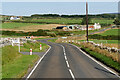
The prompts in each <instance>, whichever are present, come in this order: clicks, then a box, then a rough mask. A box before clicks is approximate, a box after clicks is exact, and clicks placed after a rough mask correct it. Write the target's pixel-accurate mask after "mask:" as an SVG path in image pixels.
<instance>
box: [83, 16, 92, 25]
mask: <svg viewBox="0 0 120 80" xmlns="http://www.w3.org/2000/svg"><path fill="white" fill-rule="evenodd" d="M90 22H91V18H90V17H88V24H90ZM85 24H86V17H84V18H83V19H82V23H81V25H85Z"/></svg>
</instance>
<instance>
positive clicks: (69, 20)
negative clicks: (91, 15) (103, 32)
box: [31, 18, 114, 24]
mask: <svg viewBox="0 0 120 80" xmlns="http://www.w3.org/2000/svg"><path fill="white" fill-rule="evenodd" d="M31 21H33V22H46V23H56V24H81V22H82V18H74V19H72V18H56V19H36V20H31ZM113 22H114V20H108V19H91V23H100V24H113Z"/></svg>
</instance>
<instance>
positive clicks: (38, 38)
mask: <svg viewBox="0 0 120 80" xmlns="http://www.w3.org/2000/svg"><path fill="white" fill-rule="evenodd" d="M40 39H47V38H35V40H40Z"/></svg>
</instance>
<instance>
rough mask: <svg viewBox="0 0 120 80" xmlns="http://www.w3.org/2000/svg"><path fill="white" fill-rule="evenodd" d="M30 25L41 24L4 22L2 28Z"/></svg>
mask: <svg viewBox="0 0 120 80" xmlns="http://www.w3.org/2000/svg"><path fill="white" fill-rule="evenodd" d="M30 25H40V24H35V23H2V28H3V29H16V28H19V27H25V26H30Z"/></svg>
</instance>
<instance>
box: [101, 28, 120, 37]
mask: <svg viewBox="0 0 120 80" xmlns="http://www.w3.org/2000/svg"><path fill="white" fill-rule="evenodd" d="M119 30H120V29H111V30H108V31H105V32H104V33H101V34H100V35H102V36H107V35H118V31H119Z"/></svg>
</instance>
